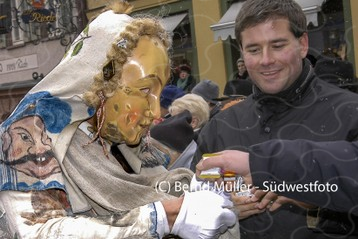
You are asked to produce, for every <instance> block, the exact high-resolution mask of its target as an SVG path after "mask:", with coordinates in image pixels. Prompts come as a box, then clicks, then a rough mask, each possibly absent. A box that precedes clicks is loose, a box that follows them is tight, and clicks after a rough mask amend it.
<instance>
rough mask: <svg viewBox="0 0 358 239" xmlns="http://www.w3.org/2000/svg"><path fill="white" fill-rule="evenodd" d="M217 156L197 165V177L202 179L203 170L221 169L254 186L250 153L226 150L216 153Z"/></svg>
mask: <svg viewBox="0 0 358 239" xmlns="http://www.w3.org/2000/svg"><path fill="white" fill-rule="evenodd" d="M215 154H217V156H213V157H210V158H207V159H205V160H201V161H200V162H199V163H198V164H197V165H196V175H197V177H199V178H200V173H201V171H203V170H207V169H210V168H215V167H219V168H221V169H222V170H223V171H231V172H235V173H236V174H238V175H240V176H242V177H243V178H244V181H245V183H246V184H252V178H251V175H250V165H249V153H246V152H243V151H239V150H225V151H221V152H217V153H215Z"/></svg>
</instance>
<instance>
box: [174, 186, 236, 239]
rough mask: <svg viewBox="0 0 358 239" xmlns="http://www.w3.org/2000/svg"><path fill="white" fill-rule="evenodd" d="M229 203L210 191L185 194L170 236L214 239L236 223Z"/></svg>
mask: <svg viewBox="0 0 358 239" xmlns="http://www.w3.org/2000/svg"><path fill="white" fill-rule="evenodd" d="M232 206H233V204H232V202H231V201H228V200H224V198H222V197H221V196H219V195H217V194H215V193H213V192H210V191H198V192H192V193H190V192H186V193H185V196H184V200H183V204H182V206H181V208H180V211H179V214H178V217H177V219H176V220H175V223H174V225H173V228H172V231H171V234H174V235H178V236H180V237H182V238H184V239H193V238H195V239H197V238H216V237H218V236H219V235H220V234H221V233H224V232H225V231H226V230H227V228H228V227H231V226H233V225H234V224H235V222H236V221H237V218H236V215H235V213H234V212H232V211H231V210H230V209H228V207H232Z"/></svg>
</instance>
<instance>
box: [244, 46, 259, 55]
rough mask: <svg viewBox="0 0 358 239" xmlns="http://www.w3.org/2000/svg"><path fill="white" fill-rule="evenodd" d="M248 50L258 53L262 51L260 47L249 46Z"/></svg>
mask: <svg viewBox="0 0 358 239" xmlns="http://www.w3.org/2000/svg"><path fill="white" fill-rule="evenodd" d="M247 51H248V52H249V53H251V54H256V53H259V52H260V49H259V48H258V47H253V48H249V49H248V50H247Z"/></svg>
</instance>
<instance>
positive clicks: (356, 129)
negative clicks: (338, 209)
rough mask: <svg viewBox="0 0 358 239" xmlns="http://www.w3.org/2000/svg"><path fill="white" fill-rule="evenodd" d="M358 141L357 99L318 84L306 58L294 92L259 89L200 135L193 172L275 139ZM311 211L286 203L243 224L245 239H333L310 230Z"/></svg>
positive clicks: (213, 119) (219, 116) (330, 85)
mask: <svg viewBox="0 0 358 239" xmlns="http://www.w3.org/2000/svg"><path fill="white" fill-rule="evenodd" d="M357 138H358V95H357V94H355V93H352V92H350V91H347V90H343V89H340V88H338V87H337V86H335V85H332V84H329V83H326V82H324V81H322V80H319V79H318V78H317V77H315V75H314V72H313V69H312V67H311V66H310V64H309V63H308V61H307V60H305V62H304V67H303V70H302V73H301V75H300V77H299V78H298V79H297V80H296V82H294V84H293V85H292V86H291V87H290V88H289V89H287V90H285V91H283V92H280V93H278V94H276V95H267V94H264V93H263V92H261V91H260V90H259V89H258V88H256V87H254V92H253V94H252V95H250V96H249V97H248V98H247V99H246V100H244V101H242V102H240V103H238V104H236V105H234V106H232V107H230V108H228V109H226V110H225V111H222V112H221V113H219V114H217V115H216V116H215V117H214V118H212V119H211V120H210V121H209V122H208V123H207V124H206V125H205V127H204V128H203V129H202V131H201V133H200V135H199V138H198V150H197V152H196V155H195V157H194V159H193V162H192V169H193V170H195V165H196V163H197V162H198V161H199V160H200V159H201V156H202V154H204V153H211V152H218V151H222V150H226V149H241V150H242V149H245V148H247V147H249V146H252V145H254V144H257V143H261V142H265V141H267V140H270V139H308V140H314V141H336V140H347V141H353V140H356V139H357ZM287 167H290V165H289V164H288V165H287ZM306 213H307V211H306V210H304V209H302V208H300V207H298V206H295V205H291V204H285V205H283V206H282V207H281V208H280V209H278V210H276V211H275V212H273V213H268V212H264V213H262V214H258V215H254V216H251V217H249V218H247V219H244V220H241V221H240V227H241V238H242V239H243V238H253V239H256V238H260V239H261V238H267V239H279V238H282V239H287V238H294V239H297V238H300V239H301V238H302V239H308V238H331V237H329V236H325V234H323V233H318V232H316V230H311V229H308V227H307V223H306ZM326 225H327V224H326ZM329 225H331V224H329ZM339 232H340V233H343V234H345V233H348V232H344V231H343V232H341V231H339ZM352 238H356V237H352Z"/></svg>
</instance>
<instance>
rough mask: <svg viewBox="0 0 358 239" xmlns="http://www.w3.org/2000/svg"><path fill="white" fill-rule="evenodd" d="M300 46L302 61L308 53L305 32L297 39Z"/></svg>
mask: <svg viewBox="0 0 358 239" xmlns="http://www.w3.org/2000/svg"><path fill="white" fill-rule="evenodd" d="M298 41H299V42H300V45H301V57H302V59H303V58H305V57H306V56H307V53H308V48H309V46H308V34H307V32H305V33H303V35H302V36H301V37H300V38H299V39H298Z"/></svg>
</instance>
